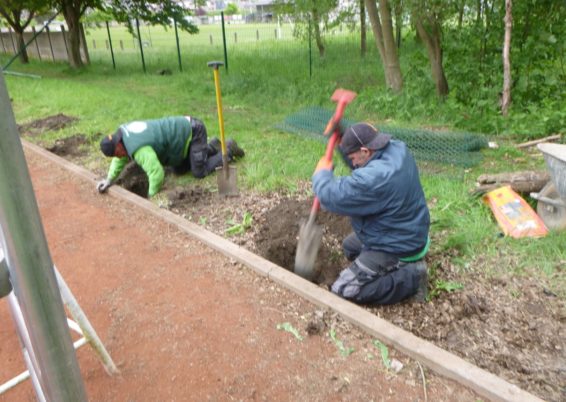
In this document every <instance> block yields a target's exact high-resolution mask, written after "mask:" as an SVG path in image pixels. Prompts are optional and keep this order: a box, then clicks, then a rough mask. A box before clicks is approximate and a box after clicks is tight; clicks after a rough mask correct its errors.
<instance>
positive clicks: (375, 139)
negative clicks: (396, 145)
mask: <svg viewBox="0 0 566 402" xmlns="http://www.w3.org/2000/svg"><path fill="white" fill-rule="evenodd" d="M390 139H391V136H390V135H389V134H385V133H380V132H379V131H377V129H376V128H375V127H373V126H372V125H371V124H368V123H357V124H354V125H353V126H350V127H348V128H347V129H346V132H345V133H344V135H343V136H342V142H340V148H342V151H344V153H345V154H346V155H349V154H351V153H354V152H356V151H358V150H359V149H360V148H362V147H364V148H367V149H371V150H372V151H377V150H378V149H383V148H385V147H386V146H387V144H389V140H390Z"/></svg>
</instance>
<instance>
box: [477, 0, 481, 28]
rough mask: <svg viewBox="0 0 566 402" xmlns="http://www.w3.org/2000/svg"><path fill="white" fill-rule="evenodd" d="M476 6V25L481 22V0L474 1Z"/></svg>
mask: <svg viewBox="0 0 566 402" xmlns="http://www.w3.org/2000/svg"><path fill="white" fill-rule="evenodd" d="M476 6H477V10H476V25H478V26H479V25H481V23H482V12H481V9H482V0H477V1H476Z"/></svg>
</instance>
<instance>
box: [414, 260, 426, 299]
mask: <svg viewBox="0 0 566 402" xmlns="http://www.w3.org/2000/svg"><path fill="white" fill-rule="evenodd" d="M413 264H414V265H415V268H414V269H415V270H416V271H417V273H418V275H419V287H418V289H417V293H415V295H414V296H413V297H412V298H411V300H412V301H414V302H417V303H425V302H426V298H427V296H428V272H427V269H426V262H425V260H424V259H423V260H419V261H417V262H414V263H413Z"/></svg>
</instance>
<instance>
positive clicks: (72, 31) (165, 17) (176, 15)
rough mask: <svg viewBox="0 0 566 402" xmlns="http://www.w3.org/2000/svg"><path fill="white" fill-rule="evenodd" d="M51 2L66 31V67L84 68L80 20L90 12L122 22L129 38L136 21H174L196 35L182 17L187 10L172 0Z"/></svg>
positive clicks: (59, 0)
mask: <svg viewBox="0 0 566 402" xmlns="http://www.w3.org/2000/svg"><path fill="white" fill-rule="evenodd" d="M52 1H53V6H54V7H57V8H59V9H61V11H62V13H63V15H64V17H65V22H66V23H67V27H68V29H69V36H68V41H69V64H70V66H71V67H72V68H80V67H82V66H83V61H82V59H81V54H80V42H81V41H80V38H81V18H82V17H83V15H84V14H85V12H86V11H87V10H89V9H92V10H101V11H105V12H107V13H109V14H110V15H112V16H113V18H114V19H115V20H116V21H118V22H122V23H125V24H126V25H127V27H128V30H129V31H130V33H132V35H135V34H134V29H133V24H134V23H135V20H136V19H138V20H142V21H146V22H148V23H150V24H152V25H163V26H165V27H167V26H170V25H171V22H172V21H175V22H176V23H177V24H178V26H179V27H180V28H181V29H183V30H185V31H187V32H189V33H196V32H198V28H197V27H196V26H195V25H193V24H192V23H190V22H189V21H187V20H186V19H185V18H184V17H185V16H187V15H190V14H191V13H190V11H189V10H187V9H185V8H183V6H182V5H181V4H180V3H177V2H176V1H175V0H107V1H104V0H52Z"/></svg>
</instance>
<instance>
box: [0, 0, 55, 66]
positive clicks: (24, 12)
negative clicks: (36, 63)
mask: <svg viewBox="0 0 566 402" xmlns="http://www.w3.org/2000/svg"><path fill="white" fill-rule="evenodd" d="M44 9H45V1H43V0H0V15H1V16H2V17H4V18H5V19H6V21H7V22H8V25H10V26H11V27H12V29H13V30H14V32H15V33H16V42H17V46H18V49H19V52H20V56H19V58H20V61H21V62H22V63H24V64H26V63H28V62H29V57H28V53H27V50H26V48H25V42H24V30H25V29H26V28H27V27H28V25H29V24H30V22H31V21H32V20H33V18H34V17H35V15H36V14H37V13H38V12H41V11H42V10H44Z"/></svg>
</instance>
